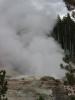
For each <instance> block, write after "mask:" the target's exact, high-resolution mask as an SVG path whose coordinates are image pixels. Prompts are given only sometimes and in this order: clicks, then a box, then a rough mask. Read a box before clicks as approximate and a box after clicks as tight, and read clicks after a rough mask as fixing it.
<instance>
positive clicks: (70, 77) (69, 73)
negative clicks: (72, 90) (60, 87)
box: [60, 56, 75, 85]
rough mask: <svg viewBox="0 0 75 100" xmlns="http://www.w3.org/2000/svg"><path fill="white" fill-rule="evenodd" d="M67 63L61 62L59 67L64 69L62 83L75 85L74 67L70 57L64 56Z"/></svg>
mask: <svg viewBox="0 0 75 100" xmlns="http://www.w3.org/2000/svg"><path fill="white" fill-rule="evenodd" d="M64 59H65V60H64V61H65V62H66V63H67V65H63V64H61V65H60V67H61V68H62V69H64V70H65V71H66V73H65V80H64V84H65V85H66V84H68V85H75V68H74V67H73V66H72V65H71V64H70V58H69V57H68V56H67V57H65V58H64Z"/></svg>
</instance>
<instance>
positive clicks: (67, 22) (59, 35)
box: [52, 14, 75, 59]
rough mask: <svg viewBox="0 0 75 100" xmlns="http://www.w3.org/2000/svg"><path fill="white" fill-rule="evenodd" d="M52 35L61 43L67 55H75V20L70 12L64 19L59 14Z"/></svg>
mask: <svg viewBox="0 0 75 100" xmlns="http://www.w3.org/2000/svg"><path fill="white" fill-rule="evenodd" d="M52 36H53V37H54V38H55V40H56V41H57V42H58V43H59V44H60V46H61V47H62V49H63V50H64V52H65V55H68V56H69V58H70V59H71V58H73V57H75V22H74V21H73V20H72V19H71V17H70V15H69V14H67V16H66V17H63V19H62V20H61V19H60V17H59V16H58V18H57V23H56V25H55V26H54V28H53V31H52ZM66 58H67V57H66ZM67 59H68V58H67Z"/></svg>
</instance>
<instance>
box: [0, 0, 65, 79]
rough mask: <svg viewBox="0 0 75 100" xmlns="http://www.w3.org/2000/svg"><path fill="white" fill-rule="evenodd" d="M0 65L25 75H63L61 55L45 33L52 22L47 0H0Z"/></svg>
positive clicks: (53, 41)
mask: <svg viewBox="0 0 75 100" xmlns="http://www.w3.org/2000/svg"><path fill="white" fill-rule="evenodd" d="M0 2H1V4H0V63H1V67H2V68H5V69H6V70H7V72H10V74H12V75H13V72H16V73H19V74H26V75H51V76H54V77H61V76H63V71H62V70H61V69H60V67H59V65H60V63H61V62H62V57H63V55H64V53H63V50H62V49H61V48H60V46H59V44H57V42H56V41H55V40H54V39H53V38H52V37H49V38H48V37H47V34H48V33H49V32H50V31H51V30H52V29H53V26H54V25H55V23H56V18H57V13H56V8H54V6H53V5H52V4H53V2H52V3H51V2H50V1H49V0H0Z"/></svg>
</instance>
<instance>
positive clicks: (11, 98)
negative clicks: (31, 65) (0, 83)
mask: <svg viewBox="0 0 75 100" xmlns="http://www.w3.org/2000/svg"><path fill="white" fill-rule="evenodd" d="M63 87H64V86H63V84H62V82H60V81H59V80H55V79H54V78H52V77H48V76H44V77H34V76H22V77H16V78H10V79H8V93H7V96H8V100H39V97H40V96H42V97H43V98H44V100H67V99H65V98H64V97H66V96H65V91H64V88H63ZM58 97H59V99H58Z"/></svg>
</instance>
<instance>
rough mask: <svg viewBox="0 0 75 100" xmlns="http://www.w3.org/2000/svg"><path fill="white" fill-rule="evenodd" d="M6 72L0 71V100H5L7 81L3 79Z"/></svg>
mask: <svg viewBox="0 0 75 100" xmlns="http://www.w3.org/2000/svg"><path fill="white" fill-rule="evenodd" d="M5 75H6V71H5V70H2V71H0V100H7V97H6V92H7V89H8V88H7V80H6V79H5Z"/></svg>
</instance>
